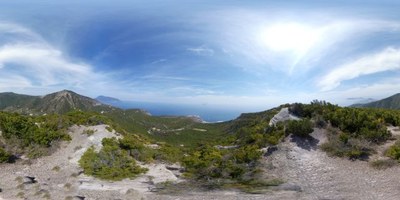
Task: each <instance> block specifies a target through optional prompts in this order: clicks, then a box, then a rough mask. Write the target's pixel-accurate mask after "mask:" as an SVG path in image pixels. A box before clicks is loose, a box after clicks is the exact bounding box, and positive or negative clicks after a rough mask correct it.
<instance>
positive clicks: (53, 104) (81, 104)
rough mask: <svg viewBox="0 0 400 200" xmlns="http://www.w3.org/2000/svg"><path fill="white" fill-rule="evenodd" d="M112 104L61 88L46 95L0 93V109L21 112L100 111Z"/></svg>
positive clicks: (61, 112)
mask: <svg viewBox="0 0 400 200" xmlns="http://www.w3.org/2000/svg"><path fill="white" fill-rule="evenodd" d="M110 108H111V107H110V106H107V105H105V104H102V103H100V102H99V101H97V100H95V99H92V98H90V97H87V96H83V95H80V94H77V93H75V92H73V91H70V90H61V91H58V92H54V93H50V94H47V95H44V96H31V95H25V94H16V93H12V92H4V93H0V109H1V110H4V111H12V112H19V113H30V114H44V113H58V114H63V113H66V112H69V111H71V110H82V111H99V110H108V109H110Z"/></svg>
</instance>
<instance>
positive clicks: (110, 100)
mask: <svg viewBox="0 0 400 200" xmlns="http://www.w3.org/2000/svg"><path fill="white" fill-rule="evenodd" d="M96 100H97V101H99V102H101V103H104V104H109V105H114V104H116V103H121V102H122V101H121V100H119V99H117V98H114V97H108V96H103V95H100V96H98V97H96Z"/></svg>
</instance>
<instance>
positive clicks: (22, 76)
mask: <svg viewBox="0 0 400 200" xmlns="http://www.w3.org/2000/svg"><path fill="white" fill-rule="evenodd" d="M3 34H5V35H7V37H6V39H4V38H3V39H4V40H3V41H2V43H0V74H1V76H0V85H1V86H0V91H15V92H21V93H28V94H32V93H35V94H37V93H38V92H40V93H41V94H44V93H46V92H54V91H56V90H61V89H73V90H78V91H79V90H82V88H83V86H84V87H85V90H84V91H85V93H88V92H86V91H89V94H90V93H94V92H96V93H97V92H98V91H99V90H98V89H99V88H104V86H106V87H114V86H112V85H110V84H108V83H111V82H112V80H111V78H109V77H107V76H106V74H103V73H99V72H96V71H95V69H94V68H93V67H92V66H90V65H88V64H85V63H82V62H78V61H75V60H71V59H70V58H68V56H66V55H65V54H64V53H63V52H62V51H61V50H59V49H58V48H56V47H55V46H53V45H51V44H49V43H47V42H46V41H45V40H43V38H42V37H40V36H39V35H38V34H36V33H35V32H33V31H31V30H29V29H27V28H25V27H22V26H19V25H17V24H12V23H4V22H0V36H1V35H3Z"/></svg>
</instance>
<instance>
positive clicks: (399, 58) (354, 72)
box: [317, 47, 400, 91]
mask: <svg viewBox="0 0 400 200" xmlns="http://www.w3.org/2000/svg"><path fill="white" fill-rule="evenodd" d="M399 69H400V49H396V48H392V47H388V48H386V49H384V50H383V51H381V52H378V53H376V54H372V55H366V56H364V57H361V58H358V59H356V60H354V61H352V62H349V63H345V64H343V65H341V66H339V67H337V68H335V69H334V70H332V71H331V72H329V73H328V74H327V75H325V76H323V77H322V78H321V79H320V80H319V81H318V83H317V85H318V86H319V87H320V88H321V90H322V91H329V90H332V89H335V88H336V87H338V86H339V85H340V84H341V83H342V82H343V81H346V80H351V79H355V78H358V77H360V76H364V75H369V74H374V73H378V72H384V71H391V70H399Z"/></svg>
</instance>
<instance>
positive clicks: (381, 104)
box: [352, 93, 400, 109]
mask: <svg viewBox="0 0 400 200" xmlns="http://www.w3.org/2000/svg"><path fill="white" fill-rule="evenodd" d="M352 107H363V108H387V109H400V93H398V94H395V95H393V96H390V97H388V98H385V99H382V100H379V101H374V102H370V103H366V104H354V105H352Z"/></svg>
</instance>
